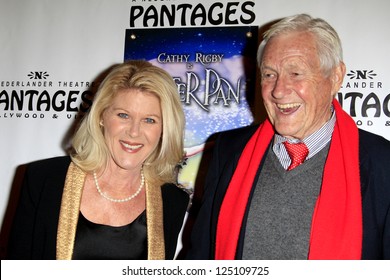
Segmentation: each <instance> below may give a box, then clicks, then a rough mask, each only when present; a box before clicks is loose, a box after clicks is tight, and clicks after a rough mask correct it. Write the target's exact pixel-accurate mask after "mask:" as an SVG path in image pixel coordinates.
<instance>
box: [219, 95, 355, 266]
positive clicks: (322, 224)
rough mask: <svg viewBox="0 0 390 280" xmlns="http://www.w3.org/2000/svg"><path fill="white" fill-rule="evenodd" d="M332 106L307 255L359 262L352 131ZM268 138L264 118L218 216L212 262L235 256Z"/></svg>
mask: <svg viewBox="0 0 390 280" xmlns="http://www.w3.org/2000/svg"><path fill="white" fill-rule="evenodd" d="M333 106H334V108H335V111H336V117H337V119H336V124H335V127H334V131H333V135H332V140H331V144H330V149H329V155H328V158H327V160H326V163H325V168H324V175H323V181H322V187H321V192H320V194H319V196H318V198H317V202H316V205H315V208H314V213H313V218H312V226H311V233H310V247H309V256H308V257H309V259H322V260H326V259H328V260H329V259H330V260H341V259H350V260H351V259H360V258H361V249H362V235H363V233H362V232H363V229H362V228H363V225H362V224H363V222H362V205H361V194H360V173H359V135H358V129H357V127H356V125H355V123H354V121H353V119H352V118H351V117H350V116H349V115H348V114H347V113H345V112H344V111H343V109H342V108H341V106H340V104H339V103H338V102H337V101H336V100H334V101H333ZM273 136H274V130H273V127H272V125H271V123H270V122H269V121H268V120H267V121H265V122H264V123H263V124H262V125H260V127H259V128H258V130H257V131H256V132H255V134H254V135H253V136H252V137H251V139H250V140H249V141H248V143H247V145H246V146H245V148H244V150H243V152H242V155H241V157H240V159H239V161H238V165H237V168H236V171H235V172H234V174H233V177H232V180H231V182H230V185H229V187H228V190H227V192H226V195H225V198H224V200H223V202H222V205H221V210H220V213H219V217H218V224H217V237H216V249H215V258H216V259H227V260H229V259H230V260H232V259H234V258H235V256H236V250H237V244H238V239H239V235H240V230H241V225H242V220H243V217H244V214H245V211H246V208H247V203H248V198H249V195H250V192H251V189H252V186H253V182H254V179H255V176H256V172H257V169H258V166H259V164H260V162H261V159H262V158H263V155H264V153H265V152H266V149H267V148H268V145H269V143H270V142H271V140H272V138H273Z"/></svg>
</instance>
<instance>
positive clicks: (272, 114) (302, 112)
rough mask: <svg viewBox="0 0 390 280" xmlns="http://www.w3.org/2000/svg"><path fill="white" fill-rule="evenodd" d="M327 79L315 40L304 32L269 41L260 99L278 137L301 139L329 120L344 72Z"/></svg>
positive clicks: (263, 64)
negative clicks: (334, 97)
mask: <svg viewBox="0 0 390 280" xmlns="http://www.w3.org/2000/svg"><path fill="white" fill-rule="evenodd" d="M343 67H344V65H342V67H341V66H340V67H336V69H334V70H333V71H332V72H331V73H330V74H329V75H325V74H324V73H323V71H322V69H321V68H320V61H319V58H318V52H317V45H316V42H315V40H314V36H313V35H311V34H310V33H307V32H295V33H290V34H280V35H277V36H275V37H273V38H271V39H270V41H269V42H268V44H267V45H266V47H265V49H264V52H263V59H262V63H261V88H262V97H263V101H264V105H265V108H266V110H267V113H268V117H269V119H270V121H271V123H272V124H273V126H274V128H275V130H276V132H277V133H279V134H280V135H282V136H285V137H288V138H297V139H301V140H302V139H304V138H305V137H307V136H308V135H310V134H312V133H314V132H315V131H317V130H318V129H320V128H321V126H322V125H323V124H324V123H326V122H327V121H328V120H329V119H330V117H331V110H330V109H331V103H332V100H333V96H334V94H335V93H336V92H337V91H338V89H339V87H340V86H341V83H342V78H343V76H344V72H343V70H344V71H345V69H344V68H343Z"/></svg>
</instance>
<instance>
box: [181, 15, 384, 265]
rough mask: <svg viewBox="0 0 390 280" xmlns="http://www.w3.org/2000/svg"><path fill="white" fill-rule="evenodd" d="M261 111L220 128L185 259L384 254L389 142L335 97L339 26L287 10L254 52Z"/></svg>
mask: <svg viewBox="0 0 390 280" xmlns="http://www.w3.org/2000/svg"><path fill="white" fill-rule="evenodd" d="M258 63H259V67H260V73H261V88H262V97H263V101H264V105H265V108H266V111H267V114H268V119H267V120H266V121H265V122H264V123H262V124H260V125H259V126H251V127H245V128H241V129H238V130H232V131H228V132H223V133H220V134H219V135H218V137H217V140H216V143H215V147H214V155H213V159H212V161H211V163H210V167H209V168H210V169H209V172H208V176H207V179H206V185H205V191H204V197H203V199H202V204H201V206H200V210H199V213H198V215H197V219H196V221H195V224H194V226H193V230H192V237H191V241H192V246H191V248H190V250H189V252H188V254H187V258H188V259H389V258H390V142H389V141H387V140H386V139H384V138H383V137H380V136H377V135H374V134H371V133H368V132H365V131H363V130H359V129H358V128H357V127H356V125H355V123H354V121H353V120H352V118H351V117H350V116H348V115H347V114H346V113H345V112H344V111H343V110H342V108H341V107H340V105H339V103H338V102H337V101H336V100H335V95H336V93H337V92H338V90H339V89H340V87H341V85H342V82H343V78H344V75H345V71H346V70H345V65H344V63H343V60H342V48H341V42H340V39H339V37H338V35H337V33H336V31H335V30H334V29H333V28H332V27H331V26H330V25H329V24H328V23H327V22H326V21H324V20H322V19H314V18H312V17H310V16H309V15H304V14H301V15H295V16H291V17H287V18H285V19H283V20H281V21H279V22H277V23H276V24H274V25H273V26H272V27H271V28H270V30H268V31H267V32H266V33H265V35H264V40H263V42H262V44H261V45H260V48H259V52H258Z"/></svg>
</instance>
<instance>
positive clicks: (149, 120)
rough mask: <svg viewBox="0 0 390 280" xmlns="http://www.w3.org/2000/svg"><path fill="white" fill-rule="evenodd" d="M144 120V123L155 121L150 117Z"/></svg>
mask: <svg viewBox="0 0 390 280" xmlns="http://www.w3.org/2000/svg"><path fill="white" fill-rule="evenodd" d="M145 122H146V123H155V122H156V121H155V120H154V119H152V118H146V119H145Z"/></svg>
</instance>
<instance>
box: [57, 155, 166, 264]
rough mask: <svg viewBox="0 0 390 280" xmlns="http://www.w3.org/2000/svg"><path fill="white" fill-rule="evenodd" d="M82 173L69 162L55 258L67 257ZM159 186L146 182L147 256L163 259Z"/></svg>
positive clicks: (71, 247)
mask: <svg viewBox="0 0 390 280" xmlns="http://www.w3.org/2000/svg"><path fill="white" fill-rule="evenodd" d="M85 178H86V173H85V172H84V171H82V170H81V169H80V168H79V167H78V166H76V165H75V164H74V163H73V162H71V163H70V165H69V168H68V172H67V174H66V179H65V186H64V192H63V194H62V201H61V209H60V217H59V222H58V230H57V253H56V254H57V256H56V258H57V260H71V259H72V255H73V247H74V241H75V237H76V229H77V221H78V218H79V212H80V203H81V195H82V192H83V187H84V181H85ZM162 209H163V208H162V196H161V189H160V188H156V187H153V186H149V185H148V184H146V217H147V237H148V259H150V260H163V259H165V244H164V230H163V229H164V226H163V211H162Z"/></svg>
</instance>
